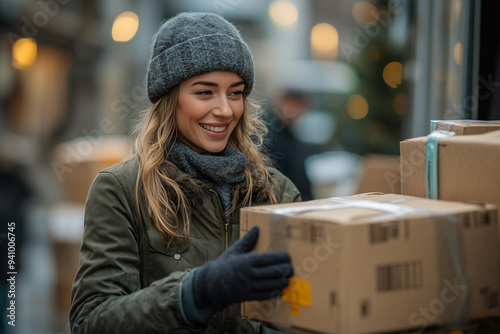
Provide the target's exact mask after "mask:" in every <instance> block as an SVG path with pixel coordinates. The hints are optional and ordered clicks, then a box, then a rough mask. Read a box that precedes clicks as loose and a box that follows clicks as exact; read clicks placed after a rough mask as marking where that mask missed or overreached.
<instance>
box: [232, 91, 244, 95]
mask: <svg viewBox="0 0 500 334" xmlns="http://www.w3.org/2000/svg"><path fill="white" fill-rule="evenodd" d="M229 95H233V96H237V95H243V91H242V90H238V91H235V92H231V93H230V94H229Z"/></svg>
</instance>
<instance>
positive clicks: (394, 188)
mask: <svg viewBox="0 0 500 334" xmlns="http://www.w3.org/2000/svg"><path fill="white" fill-rule="evenodd" d="M358 180H359V181H358V188H357V190H356V193H357V194H361V193H368V192H382V193H392V194H400V193H401V174H400V171H399V156H393V155H381V154H368V155H366V156H365V157H364V158H363V160H362V162H361V172H360V175H359V179H358Z"/></svg>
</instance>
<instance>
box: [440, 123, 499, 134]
mask: <svg viewBox="0 0 500 334" xmlns="http://www.w3.org/2000/svg"><path fill="white" fill-rule="evenodd" d="M434 130H444V131H453V132H455V135H478V134H481V133H487V132H491V131H497V130H500V121H475V120H470V119H460V120H433V121H431V132H432V131H434Z"/></svg>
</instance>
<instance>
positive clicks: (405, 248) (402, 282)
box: [241, 193, 500, 334]
mask: <svg viewBox="0 0 500 334" xmlns="http://www.w3.org/2000/svg"><path fill="white" fill-rule="evenodd" d="M253 226H259V228H260V237H259V241H258V243H257V245H256V248H255V250H256V251H260V252H265V251H273V250H285V251H288V252H289V254H290V256H291V258H292V265H293V266H294V276H293V278H292V279H291V284H290V286H289V287H288V288H287V289H285V291H284V292H283V296H282V298H281V299H275V300H268V301H263V302H247V303H243V304H242V315H243V317H246V318H250V319H254V320H258V321H264V322H270V323H273V324H274V325H275V326H277V327H279V328H281V329H283V328H294V329H297V328H299V329H302V330H307V331H312V332H317V333H336V334H348V333H351V334H361V333H377V332H391V331H400V330H409V331H411V330H412V329H413V330H415V329H416V330H419V331H421V330H423V329H425V328H427V327H430V326H432V325H436V324H445V323H452V322H455V321H458V320H466V319H475V318H481V317H489V316H496V315H499V314H500V306H499V305H498V299H497V298H498V292H499V288H500V287H499V284H500V268H499V266H498V263H499V260H500V245H499V240H498V237H497V235H496V233H493V231H495V232H496V231H497V229H498V217H497V211H496V207H495V206H493V205H473V204H464V203H456V202H446V201H435V200H428V199H422V198H417V197H411V196H402V195H394V194H388V195H387V194H386V195H384V194H375V193H373V194H363V195H356V196H351V197H345V198H333V199H329V200H319V201H310V202H301V203H290V204H281V205H270V206H259V207H251V208H245V209H242V210H241V234H242V235H243V234H245V233H246V232H247V231H248V230H249V229H251V228H252V227H253Z"/></svg>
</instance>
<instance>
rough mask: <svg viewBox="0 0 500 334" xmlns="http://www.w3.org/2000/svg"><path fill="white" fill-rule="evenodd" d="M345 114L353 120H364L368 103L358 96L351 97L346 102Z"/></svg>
mask: <svg viewBox="0 0 500 334" xmlns="http://www.w3.org/2000/svg"><path fill="white" fill-rule="evenodd" d="M347 113H348V114H349V116H350V117H351V118H354V119H362V118H364V117H365V116H366V115H368V102H367V101H366V99H365V98H364V97H363V96H361V95H359V94H353V95H351V97H350V98H349V100H348V101H347Z"/></svg>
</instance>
